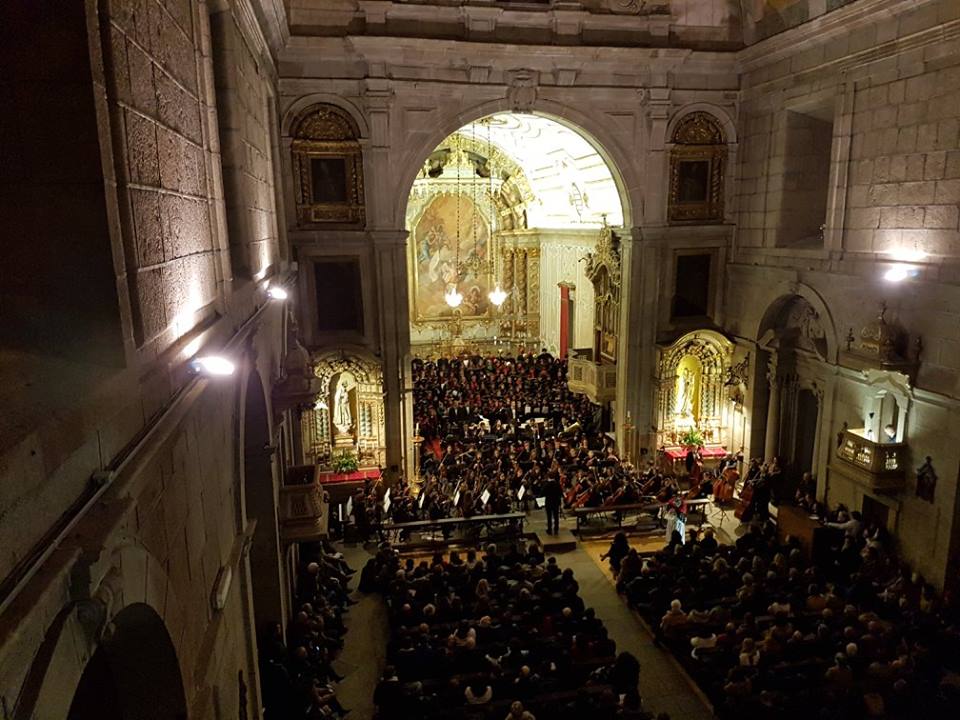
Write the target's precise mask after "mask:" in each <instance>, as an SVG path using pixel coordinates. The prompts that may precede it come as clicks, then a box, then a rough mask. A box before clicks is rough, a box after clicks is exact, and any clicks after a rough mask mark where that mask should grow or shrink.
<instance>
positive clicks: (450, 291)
mask: <svg viewBox="0 0 960 720" xmlns="http://www.w3.org/2000/svg"><path fill="white" fill-rule="evenodd" d="M454 158H455V161H456V163H457V189H456V197H457V228H456V232H457V249H456V264H455V265H454V273H456V274H455V275H454V278H453V282H452V283H451V284H450V285H449V287H447V291H446V292H445V293H444V295H443V301H444V302H445V303H446V304H447V305H448V306H449V307H450V309H451V310H456V309H457V308H458V307H460V303H462V302H463V293H461V292H460V291H459V290H458V289H457V285H458V284H459V282H460V272H461V268H460V162H461V159H460V135H459V134H458V135H457V152H456V154H455V155H454Z"/></svg>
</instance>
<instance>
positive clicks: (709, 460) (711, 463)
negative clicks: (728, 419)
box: [660, 445, 729, 475]
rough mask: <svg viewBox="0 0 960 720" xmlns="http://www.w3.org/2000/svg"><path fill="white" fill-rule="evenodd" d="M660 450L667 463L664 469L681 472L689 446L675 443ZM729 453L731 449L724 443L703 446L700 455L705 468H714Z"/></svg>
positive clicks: (674, 472) (676, 472) (673, 472)
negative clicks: (724, 445)
mask: <svg viewBox="0 0 960 720" xmlns="http://www.w3.org/2000/svg"><path fill="white" fill-rule="evenodd" d="M660 452H661V453H662V455H663V460H664V464H665V465H666V467H665V468H664V470H667V471H668V472H671V473H672V474H675V475H676V474H680V472H679V471H680V469H681V468H682V466H683V463H684V461H685V460H686V459H687V448H686V447H682V446H680V445H673V446H671V447H664V448H661V450H660ZM728 453H729V450H727V448H725V447H723V446H722V445H706V446H703V447H701V448H700V457H701V459H702V460H703V466H704V469H706V470H712V469H714V468H715V467H716V466H717V464H718V463H719V462H720V461H721V460H722V459H723V458H725V457H726V456H727V454H728ZM678 463H679V465H678ZM684 470H685V468H684Z"/></svg>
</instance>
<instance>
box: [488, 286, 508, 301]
mask: <svg viewBox="0 0 960 720" xmlns="http://www.w3.org/2000/svg"><path fill="white" fill-rule="evenodd" d="M487 297H488V298H490V302H492V303H493V304H494V305H496V306H497V307H500V306H501V305H503V303H504V302H506V300H507V293H506V292H504V291H503V289H501V287H500V283H497V286H496V288H494V289H493V290H491V291H490V292H489V293H488V294H487Z"/></svg>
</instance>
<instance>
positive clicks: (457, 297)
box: [443, 285, 463, 308]
mask: <svg viewBox="0 0 960 720" xmlns="http://www.w3.org/2000/svg"><path fill="white" fill-rule="evenodd" d="M443 299H444V302H446V303H447V305H449V306H450V307H452V308H458V307H460V303H462V302H463V295H462V294H461V293H460V292H459V291H458V290H457V286H456V285H451V286H450V287H449V288H447V292H446V293H445V294H444V296H443Z"/></svg>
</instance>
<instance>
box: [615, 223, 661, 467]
mask: <svg viewBox="0 0 960 720" xmlns="http://www.w3.org/2000/svg"><path fill="white" fill-rule="evenodd" d="M619 235H620V233H618V236H619ZM623 235H626V233H623ZM660 246H661V242H660V238H659V237H656V236H655V235H654V234H653V233H644V232H641V229H640V228H638V227H636V228H633V229H632V230H631V233H630V235H629V236H626V237H622V236H621V244H620V265H621V285H620V324H619V331H618V341H617V343H618V347H617V400H616V408H615V414H614V417H615V422H616V431H617V443H618V444H622V443H623V442H624V436H623V430H624V425H625V423H626V418H627V413H628V412H629V413H630V417H631V421H632V423H633V425H634V426H635V427H636V432H637V444H638V445H639V447H647V448H649V449H652V448H653V443H654V442H655V437H656V432H655V430H654V428H655V425H656V417H655V413H654V409H655V398H654V392H655V387H654V379H655V376H656V361H657V357H656V356H657V353H656V330H657V313H658V308H659V295H660V274H659V272H658V268H659V266H660V252H661V247H660Z"/></svg>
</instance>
